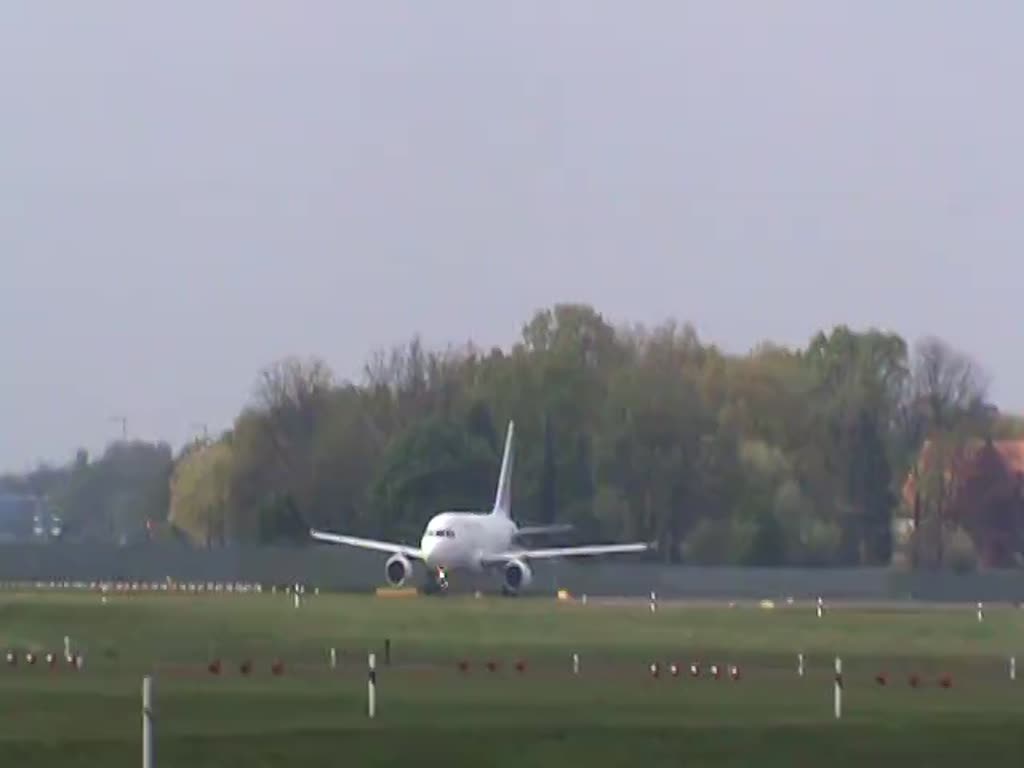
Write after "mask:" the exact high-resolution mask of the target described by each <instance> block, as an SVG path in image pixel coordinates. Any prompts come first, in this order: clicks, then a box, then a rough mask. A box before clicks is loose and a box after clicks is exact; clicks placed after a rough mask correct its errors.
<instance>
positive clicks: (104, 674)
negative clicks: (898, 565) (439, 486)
mask: <svg viewBox="0 0 1024 768" xmlns="http://www.w3.org/2000/svg"><path fill="white" fill-rule="evenodd" d="M1022 630H1024V611H1022V610H1020V609H1017V608H1013V607H1009V606H1005V607H997V606H989V607H987V608H986V612H985V620H984V622H981V623H979V622H978V621H977V619H976V617H975V613H974V610H973V608H971V607H961V608H948V609H936V608H934V607H932V608H923V609H920V610H914V609H913V608H912V607H910V606H907V607H904V608H901V609H894V608H891V607H885V608H883V607H878V608H875V609H868V608H866V607H855V606H836V607H834V608H830V609H829V610H828V612H827V613H826V615H825V617H824V618H823V619H820V620H819V619H817V618H816V616H815V611H814V608H813V606H810V605H800V606H792V607H789V606H779V607H777V608H776V609H775V610H762V609H760V608H758V607H757V606H749V605H747V606H743V605H741V606H737V607H735V608H728V607H725V606H719V607H715V606H694V605H685V604H680V605H671V604H667V603H662V604H661V605H660V606H659V609H658V611H657V612H656V613H654V614H652V613H651V612H650V611H649V610H648V607H647V605H646V604H644V603H636V604H618V605H599V604H596V603H595V602H594V601H591V603H590V604H589V605H580V604H578V603H571V602H558V601H555V600H552V599H539V598H538V599H517V600H507V599H498V598H483V599H474V598H453V597H445V598H413V599H381V598H374V597H339V596H327V595H323V596H317V597H312V596H310V597H308V598H307V600H306V602H305V603H304V605H303V606H302V607H301V608H299V609H295V608H294V607H293V606H292V605H291V603H290V602H289V601H288V598H287V597H285V596H284V595H280V594H279V595H269V594H262V595H244V596H243V595H227V594H221V595H204V596H173V595H146V594H137V595H115V596H112V597H111V598H110V600H109V602H108V603H107V604H105V605H104V604H101V602H100V598H99V596H98V595H94V594H62V593H55V592H48V593H42V592H41V593H8V594H5V595H2V596H0V646H2V647H3V648H5V649H10V648H13V649H17V650H18V652H19V662H18V664H17V665H16V666H10V665H4V666H2V667H0V712H2V713H3V714H2V716H0V765H4V766H6V765H11V766H15V765H17V766H26V765H40V766H62V767H66V766H86V765H88V766H135V765H139V764H140V743H141V742H140V732H141V727H140V722H141V720H140V703H141V697H140V689H141V679H142V676H143V675H145V674H153V675H154V676H155V687H156V733H157V739H156V741H157V760H156V763H157V766H160V768H164V767H165V766H183V767H184V766H236V765H245V766H247V767H248V768H261V767H262V766H285V765H288V766H292V765H294V766H328V765H331V766H333V765H359V766H378V765H401V766H408V765H411V764H413V763H416V764H427V765H435V764H436V765H444V766H448V767H450V766H460V765H474V766H480V765H486V766H516V768H521V767H523V766H540V765H582V764H586V765H588V766H624V765H628V766H644V767H645V768H646V767H647V766H662V765H665V766H668V765H672V766H677V765H687V766H747V765H751V764H753V761H754V760H756V761H757V763H756V764H757V765H759V766H804V765H817V764H820V763H821V762H822V761H824V760H827V761H828V763H829V765H830V768H840V767H842V766H855V765H856V766H861V765H863V764H864V763H865V762H866V761H871V764H872V766H873V768H879V767H880V766H890V765H892V766H896V765H899V766H901V768H905V767H906V766H907V765H908V760H909V761H910V762H909V764H916V763H917V762H918V761H919V762H921V763H923V762H924V761H925V760H927V761H928V764H929V765H930V766H953V765H962V764H964V763H965V762H968V761H971V762H974V763H975V764H985V765H1011V764H1017V763H1019V761H1020V759H1021V756H1022V755H1024V687H1022V686H1024V668H1022V669H1021V679H1020V680H1018V681H1016V682H1012V681H1011V680H1010V679H1009V674H1008V661H1007V660H1008V657H1009V656H1010V655H1011V654H1015V653H1017V652H1018V651H1022V653H1021V657H1022V659H1021V660H1022V662H1024V632H1022ZM65 635H69V636H70V637H71V638H72V642H73V645H75V647H77V648H81V649H82V650H83V652H84V658H85V663H84V667H83V669H82V670H80V671H75V670H73V669H71V668H69V667H68V666H67V665H64V664H60V665H58V668H56V669H50V668H48V667H47V665H46V664H45V663H44V662H43V661H40V662H37V663H36V664H35V665H33V666H29V665H27V664H26V663H25V660H24V655H25V652H26V651H27V650H30V649H31V650H34V651H35V652H36V653H37V654H39V655H40V656H41V655H42V654H44V653H46V652H47V651H53V652H56V653H57V654H58V655H61V654H62V651H63V638H64V636H65ZM385 638H387V639H389V640H390V643H391V664H390V665H386V664H385V663H384V658H383V647H384V640H385ZM331 646H334V647H336V648H337V650H338V661H339V664H338V668H337V669H335V670H333V671H332V670H331V669H330V667H329V665H328V649H329V648H330V647H331ZM370 650H373V651H375V652H377V654H378V659H379V663H380V669H379V674H378V712H377V718H376V719H375V720H374V721H372V722H371V721H369V720H368V718H367V716H366V654H367V652H368V651H370ZM801 651H802V652H803V653H804V654H805V664H806V674H805V675H804V677H802V678H800V677H798V676H797V673H796V655H797V653H798V652H801ZM574 652H575V653H578V654H579V656H580V661H581V669H580V674H579V675H578V676H576V675H574V674H573V671H572V662H571V657H572V654H573V653H574ZM837 654H838V655H840V656H841V657H842V659H843V668H844V712H843V719H842V721H841V722H838V723H837V722H836V721H835V719H834V716H833V712H832V696H833V671H832V664H833V658H834V656H835V655H837ZM214 658H219V659H220V660H221V662H222V664H223V669H222V672H221V674H220V675H212V674H210V673H209V672H208V671H207V664H208V663H209V661H210V660H211V659H214ZM245 660H250V661H251V662H252V664H253V671H252V673H251V674H250V675H248V676H245V675H242V674H241V673H240V671H239V665H240V664H241V662H243V661H245ZM275 660H280V661H281V662H282V663H283V665H284V671H283V674H281V675H273V674H272V673H271V665H272V663H273V662H274V661H275ZM460 661H465V662H467V663H468V664H469V669H468V670H467V671H462V670H460V669H459V666H458V664H459V662H460ZM487 661H495V662H497V663H498V664H499V666H498V668H497V669H496V670H495V671H488V670H487V669H486V667H485V663H486V662H487ZM517 661H522V662H524V663H525V669H524V670H523V671H518V670H516V669H515V667H514V665H515V663H516V662H517ZM695 661H696V662H700V663H701V664H702V675H701V677H700V678H698V679H693V678H691V677H690V676H689V674H688V668H689V665H690V663H691V662H695ZM652 662H659V663H660V664H661V665H662V666H661V670H662V671H661V674H660V675H659V677H658V678H657V679H654V678H653V677H652V676H651V674H650V672H649V670H648V667H649V665H650V664H651V663H652ZM670 662H678V663H679V664H680V665H681V666H682V668H683V673H682V674H681V675H680V676H679V677H678V678H673V677H672V676H671V675H670V674H669V673H668V669H667V665H668V664H669V663H670ZM712 663H717V664H719V665H722V666H726V665H736V666H738V667H739V669H740V672H741V677H740V679H739V680H731V679H728V677H727V676H723V678H722V679H721V680H713V679H710V677H709V676H708V674H707V668H708V667H709V665H710V664H712ZM883 671H884V672H885V673H886V674H887V675H888V684H887V685H886V686H880V685H878V683H877V682H876V681H875V676H876V675H877V674H879V673H881V672H883ZM911 674H916V675H918V676H919V677H920V680H921V685H920V686H919V687H917V688H912V687H911V686H910V685H909V684H908V677H909V676H910V675H911ZM943 675H948V676H949V677H950V679H951V681H952V686H951V687H949V688H943V687H940V686H939V685H938V680H939V678H940V677H941V676H943Z"/></svg>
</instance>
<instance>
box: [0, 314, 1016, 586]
mask: <svg viewBox="0 0 1024 768" xmlns="http://www.w3.org/2000/svg"><path fill="white" fill-rule="evenodd" d="M987 388H988V387H987V380H986V377H985V376H984V374H983V372H982V371H981V369H980V368H979V366H978V365H977V364H976V363H975V362H974V361H973V360H971V359H970V357H968V356H967V355H965V354H964V353H962V352H960V351H958V350H956V349H954V348H952V347H951V346H950V345H948V344H947V343H945V342H943V341H942V340H940V339H937V338H927V339H924V340H921V341H919V342H918V343H917V344H915V345H914V346H913V347H911V346H910V345H908V343H907V342H906V341H905V340H904V339H903V338H902V337H900V336H899V335H897V334H893V333H888V332H883V331H880V330H874V329H870V330H865V331H856V330H852V329H850V328H848V327H845V326H839V327H835V328H833V329H831V330H829V331H823V332H821V333H818V334H817V335H815V336H814V337H813V338H812V339H811V340H810V341H809V343H808V344H807V346H806V347H804V348H799V349H792V348H787V347H783V346H777V345H773V344H762V345H760V346H758V347H757V348H755V349H754V350H752V351H751V352H749V353H748V354H742V355H735V354H728V353H726V352H724V351H722V350H721V349H719V348H718V347H716V346H715V345H713V344H708V343H705V342H703V341H702V340H701V339H700V338H698V336H697V334H696V333H695V332H694V330H693V328H692V327H690V326H685V325H684V326H680V325H678V324H676V323H672V322H670V323H666V324H663V325H661V326H658V327H655V328H645V327H615V326H613V325H611V324H610V323H609V322H607V321H606V320H605V318H604V317H603V316H602V315H601V314H600V313H599V312H597V311H596V310H595V309H594V308H592V307H590V306H586V305H578V304H560V305H556V306H554V307H551V308H549V309H545V310H542V311H539V312H537V313H536V314H535V315H534V316H533V317H532V318H531V319H530V320H529V322H527V323H526V324H525V325H524V327H523V330H522V337H521V339H520V340H519V341H518V342H517V343H515V344H514V345H513V346H512V348H511V349H507V350H506V349H499V348H494V349H487V350H485V349H480V348H478V347H476V346H475V345H473V344H471V343H470V344H466V345H464V346H460V347H450V348H447V349H443V350H430V349H427V348H425V347H424V345H423V344H422V343H421V341H420V340H419V339H418V338H414V339H413V340H411V341H410V342H409V343H408V344H405V345H402V346H400V347H397V348H395V349H392V350H388V351H384V352H379V353H377V354H375V355H373V356H372V357H371V359H370V360H369V361H368V363H367V364H366V366H365V370H364V375H363V377H362V380H361V381H359V382H351V381H336V380H335V377H334V376H333V374H332V372H331V371H330V369H329V368H328V366H327V365H326V364H325V363H324V362H323V361H322V360H318V359H304V360H300V359H286V360H281V361H278V362H276V363H274V364H272V365H270V366H268V367H267V368H266V369H265V370H263V371H262V372H260V374H259V376H258V379H257V382H256V385H255V388H254V392H253V396H252V398H251V399H250V401H249V402H248V403H247V404H246V405H245V407H244V408H243V409H242V411H241V412H240V413H239V415H238V416H237V418H236V419H235V421H234V423H233V425H232V427H231V428H230V429H229V430H228V431H226V432H225V433H224V434H222V435H220V436H219V437H216V438H215V439H197V440H195V441H194V442H192V443H191V444H189V445H187V446H185V447H184V448H183V449H182V450H180V451H179V452H177V453H176V454H175V453H174V452H172V450H171V449H170V447H169V446H167V445H162V444H149V443H144V442H118V443H114V444H112V445H111V446H110V447H109V448H108V449H107V451H106V452H105V453H104V454H103V455H102V456H100V457H96V458H92V457H90V456H88V455H87V454H86V453H85V452H84V451H81V452H79V454H78V456H77V457H76V459H75V460H74V461H73V462H71V463H70V464H68V465H67V466H61V467H40V468H39V469H38V470H37V471H35V472H32V473H29V474H27V475H23V476H9V477H6V478H3V479H2V481H0V487H6V488H7V489H9V490H21V491H27V492H33V493H38V494H40V495H42V496H44V497H45V498H46V500H47V502H48V503H49V504H51V505H52V506H53V507H54V508H55V509H57V510H58V512H59V513H60V514H61V516H62V518H63V520H64V521H65V525H66V530H67V533H66V536H67V537H68V538H71V539H76V538H78V539H102V540H119V541H128V540H132V539H135V538H139V537H153V536H165V537H178V538H181V539H183V540H186V541H188V542H190V543H191V544H192V545H195V546H201V547H223V546H230V545H233V544H241V543H281V542H288V541H294V542H302V541H305V540H306V533H307V531H308V529H309V528H310V527H311V526H314V527H319V528H325V529H331V530H338V531H347V532H352V533H355V534H360V535H366V536H373V537H385V538H390V539H398V540H406V541H410V542H412V541H416V540H417V539H418V536H419V534H420V532H421V530H422V527H423V525H424V523H425V522H426V520H427V519H428V518H429V517H430V516H431V515H432V514H434V513H435V512H437V511H439V510H442V509H475V508H480V507H482V506H486V505H488V504H489V503H490V501H491V498H492V495H493V491H494V484H495V479H496V476H497V471H498V464H499V461H500V456H501V450H502V443H503V437H504V430H505V426H506V424H507V422H508V420H509V419H515V421H516V429H517V438H516V463H515V473H514V480H513V510H514V514H515V515H516V517H517V518H518V519H520V520H521V521H523V522H530V523H551V522H567V523H571V524H573V525H574V526H575V529H576V530H577V531H578V532H579V534H580V535H581V536H585V537H587V538H588V539H592V540H593V539H596V540H608V541H614V540H625V539H628V540H634V539H646V540H652V541H657V543H658V545H659V546H658V550H657V553H656V555H654V556H656V557H658V558H661V559H664V560H667V561H670V562H688V563H700V564H739V565H783V564H790V565H806V566H824V565H878V564H888V563H890V562H891V561H892V560H893V559H894V556H895V557H896V558H900V557H903V556H905V554H906V553H905V552H904V551H902V549H901V548H910V547H914V548H915V549H914V551H916V552H920V551H921V547H922V541H914V539H915V538H918V539H923V537H925V536H927V537H929V539H928V542H929V543H928V545H927V547H926V550H927V551H935V552H940V553H948V552H950V551H954V552H955V551H956V548H957V546H960V547H963V546H964V534H963V531H961V530H960V529H959V526H958V524H957V523H956V521H954V520H949V519H945V518H944V517H943V507H942V504H941V499H940V498H939V494H933V496H934V498H931V497H927V495H926V498H925V499H924V502H923V504H922V506H921V508H920V509H917V510H915V511H911V510H908V509H906V508H905V505H904V504H903V501H902V499H901V493H900V492H901V488H902V485H903V482H904V480H905V478H906V477H907V475H908V473H911V472H914V471H918V469H917V457H918V455H919V454H920V451H921V448H922V446H923V445H924V443H925V441H926V440H930V441H933V442H935V443H936V444H941V445H954V446H955V445H962V444H963V443H964V441H966V440H969V439H971V438H976V437H993V436H994V437H1011V436H1014V437H1015V436H1018V435H1022V434H1024V429H1022V424H1021V422H1020V420H1019V419H1018V418H1016V417H1011V416H1007V415H1004V414H1000V413H999V412H998V411H997V410H996V409H995V408H993V407H992V406H991V405H989V404H988V402H987V397H986V396H987ZM929 471H933V470H929ZM937 471H939V472H941V471H942V468H941V467H940V468H939V469H938V470H937ZM925 486H927V484H925ZM911 514H916V515H917V516H918V517H919V518H920V517H921V516H922V515H923V519H924V521H925V522H924V523H922V522H921V520H919V521H918V522H919V524H918V527H917V529H916V530H915V532H914V533H913V534H912V535H911V537H910V540H909V541H908V542H906V543H901V542H900V541H899V540H897V539H894V535H893V531H894V526H893V521H894V519H896V518H898V517H901V516H909V515H911ZM925 523H927V524H925ZM936 537H938V538H937V539H936ZM967 542H968V543H967V546H969V537H967ZM1015 546H1017V544H1016V543H1015ZM1017 549H1018V550H1019V549H1020V547H1019V546H1017ZM942 557H944V555H940V556H939V558H940V559H941V558H942ZM926 560H927V558H926ZM933 560H934V558H933ZM915 562H917V561H916V560H915ZM932 564H934V563H932ZM940 564H941V563H940Z"/></svg>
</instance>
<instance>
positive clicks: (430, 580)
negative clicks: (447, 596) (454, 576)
mask: <svg viewBox="0 0 1024 768" xmlns="http://www.w3.org/2000/svg"><path fill="white" fill-rule="evenodd" d="M423 591H424V593H426V594H428V595H436V594H444V593H445V592H447V591H448V574H447V572H446V571H445V569H444V568H436V569H434V570H433V571H427V579H426V583H425V584H424V585H423Z"/></svg>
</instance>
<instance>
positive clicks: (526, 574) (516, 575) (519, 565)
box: [504, 560, 533, 595]
mask: <svg viewBox="0 0 1024 768" xmlns="http://www.w3.org/2000/svg"><path fill="white" fill-rule="evenodd" d="M532 581H533V571H531V570H530V566H528V565H527V564H526V563H524V562H523V561H522V560H511V561H509V563H508V564H507V565H506V566H505V585H504V586H505V591H506V592H507V593H509V594H513V595H514V594H516V593H517V592H519V590H521V589H524V588H525V587H528V586H530V582H532Z"/></svg>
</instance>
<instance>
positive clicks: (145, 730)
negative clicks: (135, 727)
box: [142, 675, 154, 768]
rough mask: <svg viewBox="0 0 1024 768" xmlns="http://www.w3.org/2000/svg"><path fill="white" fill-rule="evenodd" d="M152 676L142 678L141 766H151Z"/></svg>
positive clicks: (147, 767)
mask: <svg viewBox="0 0 1024 768" xmlns="http://www.w3.org/2000/svg"><path fill="white" fill-rule="evenodd" d="M153 766H154V763H153V678H152V677H150V676H149V675H146V676H145V677H144V678H142V768H153Z"/></svg>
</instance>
